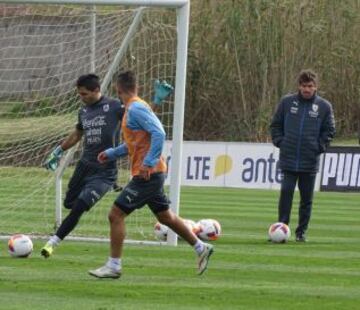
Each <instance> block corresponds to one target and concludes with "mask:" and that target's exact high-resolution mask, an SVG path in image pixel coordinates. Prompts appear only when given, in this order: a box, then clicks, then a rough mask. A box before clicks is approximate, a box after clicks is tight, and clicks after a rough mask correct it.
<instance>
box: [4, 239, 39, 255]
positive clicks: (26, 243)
mask: <svg viewBox="0 0 360 310" xmlns="http://www.w3.org/2000/svg"><path fill="white" fill-rule="evenodd" d="M8 248H9V253H10V255H11V256H13V257H28V256H29V255H30V254H31V252H32V251H33V243H32V241H31V239H30V238H29V237H28V236H26V235H22V234H17V235H13V236H11V237H10V239H9V242H8Z"/></svg>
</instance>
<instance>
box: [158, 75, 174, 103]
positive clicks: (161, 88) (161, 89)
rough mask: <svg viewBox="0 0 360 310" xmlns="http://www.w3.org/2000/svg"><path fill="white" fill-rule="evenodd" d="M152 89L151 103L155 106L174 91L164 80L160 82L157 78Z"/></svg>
mask: <svg viewBox="0 0 360 310" xmlns="http://www.w3.org/2000/svg"><path fill="white" fill-rule="evenodd" d="M154 90H155V93H154V98H153V104H155V105H156V106H157V105H161V104H162V102H163V100H164V99H165V98H166V97H168V96H169V95H170V94H171V93H172V92H173V91H174V87H173V86H171V85H170V84H168V83H167V82H166V81H161V82H160V81H159V80H156V81H155V83H154Z"/></svg>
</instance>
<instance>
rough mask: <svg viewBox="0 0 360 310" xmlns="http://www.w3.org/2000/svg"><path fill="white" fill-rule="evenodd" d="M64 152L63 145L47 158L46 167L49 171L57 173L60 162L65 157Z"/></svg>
mask: <svg viewBox="0 0 360 310" xmlns="http://www.w3.org/2000/svg"><path fill="white" fill-rule="evenodd" d="M63 153H64V150H63V149H62V147H61V145H59V146H57V147H56V148H55V149H54V150H53V151H52V152H51V153H50V155H49V156H48V157H47V158H46V161H45V163H44V167H45V168H46V169H48V170H51V171H55V170H56V168H57V167H58V165H59V161H60V159H61V157H62V156H63Z"/></svg>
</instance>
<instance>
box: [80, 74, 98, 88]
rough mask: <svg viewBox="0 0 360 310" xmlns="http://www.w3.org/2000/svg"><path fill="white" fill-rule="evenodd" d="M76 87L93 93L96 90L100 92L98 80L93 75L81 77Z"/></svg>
mask: <svg viewBox="0 0 360 310" xmlns="http://www.w3.org/2000/svg"><path fill="white" fill-rule="evenodd" d="M76 87H78V88H79V87H85V88H86V89H87V90H90V91H95V90H96V89H97V88H98V89H99V90H100V87H101V86H100V78H99V77H98V76H97V75H95V74H85V75H82V76H80V77H79V78H78V80H77V81H76Z"/></svg>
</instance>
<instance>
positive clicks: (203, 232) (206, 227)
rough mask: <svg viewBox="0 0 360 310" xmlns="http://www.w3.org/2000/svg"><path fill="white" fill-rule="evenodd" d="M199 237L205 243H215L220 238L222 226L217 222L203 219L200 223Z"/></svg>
mask: <svg viewBox="0 0 360 310" xmlns="http://www.w3.org/2000/svg"><path fill="white" fill-rule="evenodd" d="M198 227H199V231H198V237H199V238H200V239H201V240H204V241H209V240H210V241H215V240H217V239H218V238H219V237H220V234H221V226H220V223H219V222H218V221H217V220H214V219H203V220H200V221H199V222H198Z"/></svg>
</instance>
